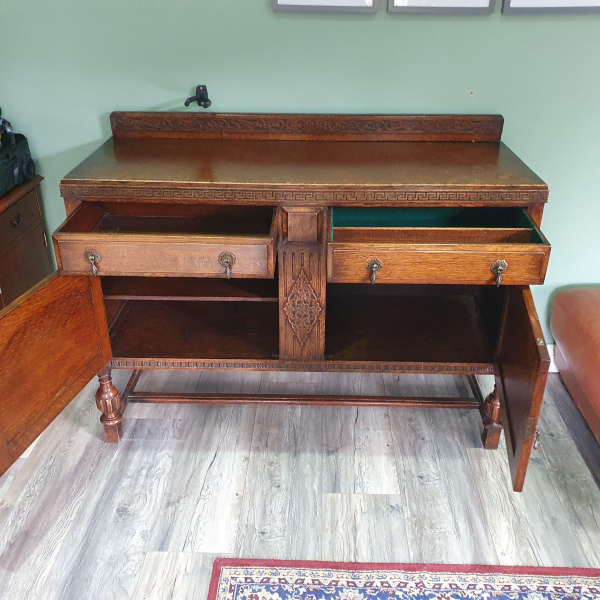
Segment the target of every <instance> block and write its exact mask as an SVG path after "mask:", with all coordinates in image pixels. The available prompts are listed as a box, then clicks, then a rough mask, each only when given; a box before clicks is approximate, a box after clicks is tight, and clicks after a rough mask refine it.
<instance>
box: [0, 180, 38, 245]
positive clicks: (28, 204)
mask: <svg viewBox="0 0 600 600" xmlns="http://www.w3.org/2000/svg"><path fill="white" fill-rule="evenodd" d="M41 217H42V215H41V213H40V209H39V206H38V201H37V194H36V192H35V190H33V191H31V192H29V193H28V194H26V195H25V196H23V198H21V199H20V200H19V201H18V202H15V203H14V204H13V205H12V206H11V207H10V208H8V209H6V210H5V211H4V212H3V213H2V214H0V252H2V250H4V249H5V248H7V247H9V246H11V245H12V244H13V242H14V241H15V240H16V239H17V238H18V237H19V236H20V235H21V234H23V233H24V232H25V231H27V230H28V229H29V228H31V226H32V225H34V224H35V223H36V221H39V220H41Z"/></svg>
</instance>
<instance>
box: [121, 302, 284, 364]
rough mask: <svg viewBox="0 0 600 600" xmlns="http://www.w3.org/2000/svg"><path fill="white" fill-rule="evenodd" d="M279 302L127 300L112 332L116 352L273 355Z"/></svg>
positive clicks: (212, 356)
mask: <svg viewBox="0 0 600 600" xmlns="http://www.w3.org/2000/svg"><path fill="white" fill-rule="evenodd" d="M278 310H279V309H278V305H277V303H275V302H243V303H242V302H215V301H210V302H173V301H155V300H154V301H153V300H132V301H129V302H128V303H127V305H126V307H125V309H124V310H123V313H122V315H121V317H120V318H119V319H118V320H117V321H116V323H115V325H114V327H113V328H112V331H111V344H112V350H113V356H114V357H136V358H181V359H188V358H203V359H252V360H261V359H262V360H270V359H272V358H273V356H274V355H275V354H276V353H277V352H278V351H279V313H278Z"/></svg>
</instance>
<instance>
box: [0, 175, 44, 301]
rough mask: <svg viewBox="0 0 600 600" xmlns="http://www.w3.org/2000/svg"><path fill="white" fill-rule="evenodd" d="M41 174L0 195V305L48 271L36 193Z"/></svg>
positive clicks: (42, 225)
mask: <svg viewBox="0 0 600 600" xmlns="http://www.w3.org/2000/svg"><path fill="white" fill-rule="evenodd" d="M41 181H42V178H41V177H36V179H35V180H34V181H32V182H30V183H24V184H21V185H19V186H17V187H16V188H14V189H12V190H11V191H10V192H8V193H6V194H5V195H4V196H2V197H0V308H2V307H3V306H6V305H8V304H10V303H11V302H12V301H13V300H15V299H16V298H18V297H19V296H20V295H21V294H24V293H25V292H26V291H27V290H29V289H30V288H31V287H33V286H34V285H35V284H36V283H38V282H39V281H41V280H42V279H44V277H46V276H47V275H49V274H50V272H51V271H52V262H51V260H50V255H49V252H48V244H47V241H46V233H45V229H44V220H43V218H42V212H41V210H40V201H39V196H38V189H39V184H40V182H41Z"/></svg>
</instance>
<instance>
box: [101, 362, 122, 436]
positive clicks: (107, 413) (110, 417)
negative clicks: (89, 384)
mask: <svg viewBox="0 0 600 600" xmlns="http://www.w3.org/2000/svg"><path fill="white" fill-rule="evenodd" d="M98 382H99V383H100V387H99V388H98V391H97V392H96V406H97V407H98V410H100V412H101V413H102V416H101V417H100V422H101V423H102V425H104V437H105V438H106V441H107V442H119V441H121V438H122V437H123V415H122V414H121V400H120V398H119V391H118V390H117V388H116V387H115V386H114V385H113V382H112V377H111V371H110V368H109V367H106V368H104V369H102V371H100V373H98Z"/></svg>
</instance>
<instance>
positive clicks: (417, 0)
mask: <svg viewBox="0 0 600 600" xmlns="http://www.w3.org/2000/svg"><path fill="white" fill-rule="evenodd" d="M495 9H496V0H388V12H405V13H432V14H469V15H489V14H492V13H493V12H494V10H495Z"/></svg>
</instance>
